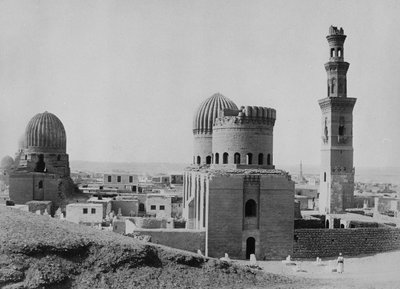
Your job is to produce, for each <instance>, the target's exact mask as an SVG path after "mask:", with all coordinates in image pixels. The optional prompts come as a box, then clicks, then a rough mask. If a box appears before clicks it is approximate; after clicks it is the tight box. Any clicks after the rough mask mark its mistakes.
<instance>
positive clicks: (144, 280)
mask: <svg viewBox="0 0 400 289" xmlns="http://www.w3.org/2000/svg"><path fill="white" fill-rule="evenodd" d="M309 285H310V284H309V281H308V280H306V279H293V278H288V277H284V276H279V275H275V274H267V273H265V272H263V271H257V270H252V269H250V268H246V267H242V266H239V265H235V264H230V263H226V262H222V261H219V260H215V259H210V258H204V257H202V256H200V255H197V254H191V253H189V252H185V251H180V250H175V249H171V248H168V247H164V246H159V245H153V244H151V243H145V242H142V241H139V240H135V239H132V238H128V237H124V236H121V235H118V234H115V233H112V232H102V231H98V230H97V229H92V228H88V227H83V226H79V225H75V224H72V223H68V222H66V221H59V220H54V219H51V218H49V217H47V216H39V215H35V214H32V213H28V212H23V211H19V210H17V209H11V208H7V207H0V287H2V288H266V287H268V288H310V286H309ZM313 285H315V284H313Z"/></svg>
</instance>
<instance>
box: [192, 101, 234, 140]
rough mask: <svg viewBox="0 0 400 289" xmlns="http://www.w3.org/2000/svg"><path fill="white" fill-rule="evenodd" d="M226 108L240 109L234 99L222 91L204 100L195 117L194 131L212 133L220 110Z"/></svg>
mask: <svg viewBox="0 0 400 289" xmlns="http://www.w3.org/2000/svg"><path fill="white" fill-rule="evenodd" d="M225 108H229V109H238V108H237V106H236V104H235V103H234V102H233V101H232V100H230V99H229V98H227V97H225V96H223V95H222V94H220V93H216V94H214V95H212V96H211V97H209V98H207V99H206V100H205V101H203V102H202V103H201V104H200V106H199V108H198V109H197V112H196V114H195V116H194V119H193V133H212V127H213V125H214V121H215V119H216V118H217V117H218V112H219V111H220V110H222V109H225Z"/></svg>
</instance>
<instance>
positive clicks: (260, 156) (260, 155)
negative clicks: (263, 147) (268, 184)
mask: <svg viewBox="0 0 400 289" xmlns="http://www.w3.org/2000/svg"><path fill="white" fill-rule="evenodd" d="M258 164H259V165H263V164H264V154H258Z"/></svg>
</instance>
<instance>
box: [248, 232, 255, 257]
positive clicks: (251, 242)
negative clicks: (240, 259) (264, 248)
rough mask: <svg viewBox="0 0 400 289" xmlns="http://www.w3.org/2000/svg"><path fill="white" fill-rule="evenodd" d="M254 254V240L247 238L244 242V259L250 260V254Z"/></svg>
mask: <svg viewBox="0 0 400 289" xmlns="http://www.w3.org/2000/svg"><path fill="white" fill-rule="evenodd" d="M255 253H256V239H254V238H253V237H249V238H247V240H246V259H250V255H251V254H255Z"/></svg>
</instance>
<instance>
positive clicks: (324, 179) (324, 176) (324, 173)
mask: <svg viewBox="0 0 400 289" xmlns="http://www.w3.org/2000/svg"><path fill="white" fill-rule="evenodd" d="M324 182H326V173H325V172H324Z"/></svg>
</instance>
